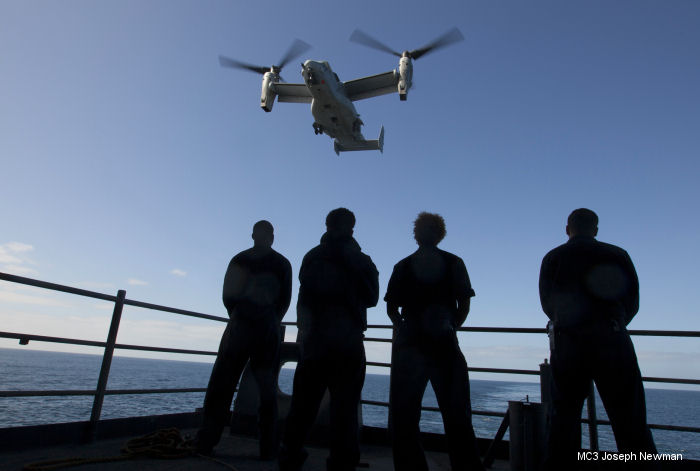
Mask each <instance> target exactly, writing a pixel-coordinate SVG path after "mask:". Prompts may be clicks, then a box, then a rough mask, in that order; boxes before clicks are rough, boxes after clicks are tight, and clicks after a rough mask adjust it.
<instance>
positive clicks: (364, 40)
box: [350, 29, 401, 57]
mask: <svg viewBox="0 0 700 471" xmlns="http://www.w3.org/2000/svg"><path fill="white" fill-rule="evenodd" d="M350 41H352V42H355V43H358V44H362V45H363V46H367V47H371V48H372V49H378V50H380V51H384V52H388V53H389V54H392V55H394V56H397V57H401V54H400V53H398V52H396V51H394V50H393V49H392V48H390V47H389V46H387V45H386V44H383V43H381V42H379V41H378V40H376V39H374V38H373V37H372V36H370V35H368V34H367V33H364V32H362V31H360V30H359V29H356V30H355V31H353V32H352V35H350Z"/></svg>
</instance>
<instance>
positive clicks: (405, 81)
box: [398, 56, 413, 101]
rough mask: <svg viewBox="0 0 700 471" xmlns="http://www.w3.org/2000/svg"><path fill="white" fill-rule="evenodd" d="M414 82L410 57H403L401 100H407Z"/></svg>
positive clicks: (400, 78)
mask: <svg viewBox="0 0 700 471" xmlns="http://www.w3.org/2000/svg"><path fill="white" fill-rule="evenodd" d="M412 81H413V63H412V62H411V58H410V57H406V56H403V57H402V58H401V59H399V84H398V91H399V99H400V100H401V101H405V100H406V96H407V93H408V89H409V88H411V83H412Z"/></svg>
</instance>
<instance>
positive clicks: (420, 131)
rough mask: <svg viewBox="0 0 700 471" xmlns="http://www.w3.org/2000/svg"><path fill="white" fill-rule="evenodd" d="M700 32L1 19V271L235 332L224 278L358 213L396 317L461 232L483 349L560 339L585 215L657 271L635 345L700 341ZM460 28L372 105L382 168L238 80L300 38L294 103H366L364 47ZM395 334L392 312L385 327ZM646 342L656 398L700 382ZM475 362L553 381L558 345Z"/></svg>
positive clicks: (255, 82)
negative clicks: (301, 89)
mask: <svg viewBox="0 0 700 471" xmlns="http://www.w3.org/2000/svg"><path fill="white" fill-rule="evenodd" d="M699 20H700V4H698V3H697V2H694V1H680V0H674V1H673V2H660V1H654V2H650V1H617V2H608V1H590V2H560V1H531V2H506V1H497V2H494V1H488V2H487V1H479V2H472V1H470V2H461V1H453V2H442V1H436V2H369V1H366V2H365V1H359V2H353V3H352V4H348V3H347V2H343V3H340V2H322V3H320V4H314V5H313V7H312V6H311V5H309V6H308V7H306V8H304V7H303V5H300V4H298V3H294V2H282V1H277V0H273V1H271V2H266V3H265V5H264V6H263V5H261V4H256V3H254V2H238V1H219V2H216V1H208V2H204V3H202V2H182V1H167V2H166V1H149V2H141V1H120V2H90V1H72V0H71V1H64V2H21V1H14V0H11V1H4V2H2V3H1V4H0V44H1V45H2V46H0V47H1V51H2V54H0V77H2V79H1V81H0V109H1V110H2V111H1V112H0V198H1V199H2V202H3V203H2V205H0V221H2V224H1V225H0V228H1V229H2V231H1V232H0V271H6V272H10V273H15V274H18V275H26V276H31V277H35V278H39V279H42V280H47V281H52V282H56V283H62V284H68V285H76V286H81V287H85V288H89V289H95V290H97V291H101V292H107V293H114V292H116V290H117V289H126V290H127V296H128V297H129V298H132V299H138V300H143V301H149V302H154V303H159V304H165V305H171V306H177V307H182V308H186V309H193V310H197V311H201V312H207V313H211V314H219V315H225V312H224V309H223V306H222V305H221V302H220V289H221V283H222V279H223V274H224V271H225V269H226V265H227V263H228V261H229V259H230V257H231V256H232V255H233V254H235V253H236V252H238V251H240V250H243V249H245V248H247V247H248V246H250V243H251V240H250V232H251V227H252V224H253V223H254V222H255V221H257V220H259V219H263V218H265V219H268V220H270V221H271V222H272V223H273V224H274V226H275V228H276V242H275V248H276V249H277V250H279V251H280V252H281V253H283V254H285V255H286V256H287V257H288V258H289V259H290V261H291V262H292V265H293V268H294V270H295V273H296V272H297V270H298V268H299V265H300V262H301V259H302V257H303V255H304V253H305V252H306V251H307V250H308V249H310V248H311V247H313V246H314V245H315V244H317V243H318V239H319V238H320V236H321V234H322V232H323V230H324V225H323V222H324V218H325V215H326V213H327V212H328V211H329V210H331V209H333V208H335V207H338V206H345V207H348V208H350V209H351V210H353V211H354V212H355V214H356V216H357V220H358V223H357V226H356V236H357V240H358V241H359V243H360V244H361V245H362V247H363V249H364V250H365V251H366V252H367V253H368V254H369V255H371V256H372V258H373V259H374V261H375V263H376V265H377V267H378V269H379V271H380V283H381V286H382V296H383V291H384V289H385V287H386V284H387V282H388V278H389V275H390V274H391V269H392V267H393V264H394V263H396V262H397V261H398V260H399V259H401V258H403V257H404V256H406V255H408V254H409V253H411V252H412V251H413V250H414V249H415V243H414V242H413V240H412V237H411V224H412V221H413V219H414V218H415V216H416V214H417V213H418V212H419V211H422V210H427V211H433V212H438V213H440V214H442V215H443V216H444V217H445V219H446V222H447V231H448V234H447V237H446V239H445V240H444V242H443V244H442V248H444V249H446V250H449V251H452V252H454V253H456V254H458V255H460V256H462V257H463V258H464V260H465V262H466V264H467V268H468V270H469V272H470V275H471V278H472V282H473V285H474V287H475V290H476V292H477V297H476V298H475V299H474V301H473V304H472V313H471V314H470V316H469V319H468V320H467V325H473V326H487V325H488V326H494V325H495V326H517V327H541V326H543V325H544V323H545V320H546V319H545V316H544V314H542V312H541V309H540V305H539V299H538V293H537V278H538V273H539V266H540V262H541V259H542V256H543V255H544V254H545V253H546V252H547V251H548V250H549V249H551V248H552V247H554V246H556V245H558V244H560V243H563V242H564V241H565V234H564V225H565V220H566V216H567V215H568V213H569V212H570V211H571V210H572V209H575V208H578V207H589V208H591V209H593V210H595V211H596V212H597V213H598V214H599V216H600V219H601V223H600V233H599V235H600V239H601V240H604V241H607V242H611V243H615V244H619V245H621V246H623V247H624V248H626V249H627V250H628V251H629V253H630V255H631V256H632V258H633V260H634V261H635V264H636V266H637V270H638V272H639V277H640V282H641V309H640V313H639V314H638V316H637V318H635V320H634V321H633V322H632V324H631V326H630V327H631V328H634V329H678V330H700V316H698V303H697V299H696V296H695V293H696V291H697V288H696V286H697V283H698V281H699V280H700V272H699V269H698V267H699V266H700V249H699V248H698V245H697V241H698V240H699V238H700V237H699V236H700V225H699V224H698V222H697V220H696V219H697V218H695V217H694V214H695V213H696V212H697V202H698V201H699V200H700V190H698V189H697V187H698V185H697V183H696V179H697V176H698V174H700V172H699V170H700V164H699V163H698V151H697V149H698V148H700V132H699V131H700V106H699V105H700V91H699V88H698V84H699V83H700V55H698V49H697V44H700V30H698V28H697V24H698V21H699ZM454 26H457V27H459V28H460V30H461V31H462V32H463V33H464V35H465V38H466V39H465V41H464V42H461V43H458V44H456V45H454V46H452V47H450V48H448V49H444V50H441V51H439V52H436V53H434V54H431V55H428V56H425V57H423V58H421V59H419V60H417V61H416V62H415V64H414V82H415V85H416V87H415V90H412V91H411V93H410V94H409V98H408V101H406V102H400V101H399V99H398V96H397V95H387V96H383V97H378V98H375V99H371V100H363V101H360V102H357V103H356V107H357V110H358V111H359V113H360V114H361V116H362V119H363V120H364V122H365V127H364V134H365V136H366V137H367V138H376V135H377V134H378V132H379V128H380V127H381V126H382V125H384V127H385V129H386V136H385V150H384V153H383V154H379V153H378V152H360V153H347V154H342V155H341V157H340V158H338V157H336V155H335V154H334V153H333V146H332V141H331V140H330V139H329V138H328V137H326V136H316V135H314V134H313V129H312V127H311V124H312V122H313V119H312V117H311V114H310V112H309V107H308V105H305V104H286V103H276V104H275V107H274V110H273V112H272V113H264V112H263V111H262V110H260V108H259V97H260V77H258V76H255V75H254V74H250V73H246V72H243V71H234V70H230V69H223V68H221V67H220V66H219V64H218V60H217V56H218V55H219V54H223V55H227V56H230V57H235V58H237V59H239V60H242V61H246V62H252V63H257V64H261V65H268V64H272V63H273V62H276V61H278V60H279V58H280V57H281V56H282V54H283V53H284V51H285V50H286V49H287V47H288V46H289V44H290V43H291V41H292V40H293V39H294V38H301V39H303V40H304V41H306V42H308V43H310V44H312V45H313V46H314V48H313V49H312V50H311V51H309V52H308V53H307V54H305V57H302V58H300V59H299V60H297V61H294V62H292V63H291V64H289V65H288V66H287V68H286V69H285V70H284V73H283V75H284V76H285V78H286V79H287V80H289V81H293V82H298V81H301V77H300V75H299V67H298V64H297V62H301V61H302V60H304V59H307V58H308V59H317V60H327V61H329V63H330V65H331V67H332V68H333V69H334V71H335V72H336V73H337V74H338V75H339V76H340V78H341V80H350V79H354V78H358V77H361V76H365V75H372V74H375V73H380V72H385V71H388V70H391V69H393V68H395V67H397V60H396V59H395V58H393V57H391V56H389V55H384V54H382V53H380V52H377V51H373V50H370V49H367V48H364V47H362V46H359V45H357V44H353V43H350V42H349V41H348V38H349V36H350V34H351V33H352V31H353V30H354V29H355V28H357V27H359V28H361V29H363V30H364V31H366V32H368V33H370V34H372V35H374V36H376V37H377V38H379V39H381V40H382V41H384V42H385V43H387V44H389V45H390V46H392V47H394V48H396V49H398V50H403V49H414V48H416V47H419V46H422V45H423V44H425V43H427V42H428V41H430V40H432V39H433V38H435V37H436V36H438V35H440V34H442V33H443V32H444V31H446V30H448V29H450V28H452V27H454ZM293 289H294V295H295V296H294V300H293V302H294V301H295V300H296V291H297V289H298V284H297V283H296V280H295V285H294V287H293ZM109 313H110V310H109V306H105V305H103V304H100V303H92V302H82V301H80V300H76V299H75V298H74V297H64V296H63V295H59V296H53V295H49V294H46V293H41V292H36V291H35V290H27V289H23V288H19V287H16V286H11V285H9V284H7V283H1V284H0V320H1V321H2V324H3V326H4V327H3V328H2V330H7V331H19V332H26V331H30V332H35V333H39V334H45V335H61V336H79V335H81V336H82V337H81V338H92V339H96V340H99V339H103V338H104V336H105V335H106V332H107V328H108V322H109ZM286 319H287V320H293V319H295V312H294V309H293V308H292V309H290V311H289V313H288V314H287V318H286ZM67 320H72V321H74V322H70V323H69V322H67ZM387 321H388V319H387V318H386V315H385V313H384V303H382V302H380V304H379V306H378V307H377V308H375V309H372V310H371V311H370V322H372V323H385V322H387ZM123 327H124V328H123V330H122V331H121V333H120V337H119V340H120V341H121V342H124V343H139V342H144V343H157V344H158V345H161V346H169V347H183V348H201V349H206V350H215V349H216V346H217V344H218V340H219V336H220V332H221V328H222V326H219V325H214V326H212V325H211V324H209V323H202V322H200V321H196V320H190V319H180V318H173V317H172V316H163V315H159V314H155V313H151V312H148V311H143V310H135V309H131V310H129V309H127V310H126V311H125V317H124V326H123ZM371 335H379V333H377V332H373V333H371ZM635 341H636V345H637V349H638V354H639V357H640V364H641V366H642V370H643V373H644V374H645V375H649V376H679V377H691V378H700V367H698V366H697V365H699V364H700V361H698V360H700V343H699V342H698V341H697V340H682V339H681V340H677V339H660V340H657V339H644V338H637V339H635ZM461 343H462V346H463V349H464V350H465V352H466V354H467V359H468V361H469V362H470V364H471V365H472V366H496V367H498V366H510V367H517V368H528V369H534V368H536V367H537V364H538V363H539V362H540V361H542V359H543V358H544V357H545V356H547V342H546V339H545V338H544V337H543V336H533V335H530V336H527V335H525V336H523V335H520V336H518V335H514V334H508V335H492V334H466V335H462V336H461ZM14 345H15V344H14V343H10V342H9V341H0V346H14ZM30 346H33V347H36V348H40V347H41V348H56V346H43V345H39V344H35V345H30ZM372 348H374V347H372ZM372 355H374V357H373V358H374V359H383V360H385V361H386V360H387V359H388V354H387V351H386V350H385V349H383V347H377V348H375V350H372V351H371V352H370V355H369V356H370V357H372ZM693 365H696V366H693ZM489 378H490V379H500V378H494V377H493V376H490V377H489ZM520 379H522V378H520Z"/></svg>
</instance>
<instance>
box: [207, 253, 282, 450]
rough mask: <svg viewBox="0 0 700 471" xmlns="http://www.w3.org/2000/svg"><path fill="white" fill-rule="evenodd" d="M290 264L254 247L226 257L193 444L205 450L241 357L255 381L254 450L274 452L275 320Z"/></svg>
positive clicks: (215, 435)
mask: <svg viewBox="0 0 700 471" xmlns="http://www.w3.org/2000/svg"><path fill="white" fill-rule="evenodd" d="M291 292H292V267H291V265H290V263H289V261H288V260H287V259H286V258H285V257H284V256H282V255H281V254H279V253H278V252H276V251H274V250H272V249H268V250H267V251H266V252H265V253H263V254H260V253H259V252H258V251H257V250H256V248H255V247H253V248H251V249H248V250H245V251H243V252H241V253H239V254H238V255H236V256H235V257H233V259H231V262H230V263H229V266H228V270H227V271H226V276H225V278H224V288H223V301H224V305H225V306H226V310H227V311H228V315H229V317H230V320H229V322H228V325H227V326H226V330H225V331H224V334H223V336H222V338H221V344H220V345H219V352H218V354H217V356H216V362H215V363H214V368H213V370H212V373H211V377H210V379H209V385H208V386H207V393H206V396H205V398H204V423H203V425H202V428H201V429H200V430H199V432H198V433H197V447H198V449H200V450H201V451H210V450H211V448H213V447H214V446H215V445H216V444H217V443H218V442H219V439H220V438H221V432H222V431H223V428H224V426H225V425H226V422H227V417H228V411H229V409H230V407H231V401H232V399H233V394H234V390H235V388H236V385H237V384H238V381H239V380H240V377H241V374H242V373H243V369H244V368H245V365H246V363H248V360H250V367H251V371H252V373H253V376H254V377H255V380H256V381H257V383H258V389H259V391H260V408H259V411H258V421H259V427H260V456H261V457H262V458H272V457H274V456H275V455H276V452H277V433H276V423H277V374H278V369H279V350H280V343H281V338H280V321H281V320H282V317H284V314H285V313H286V312H287V309H288V308H289V303H290V300H291Z"/></svg>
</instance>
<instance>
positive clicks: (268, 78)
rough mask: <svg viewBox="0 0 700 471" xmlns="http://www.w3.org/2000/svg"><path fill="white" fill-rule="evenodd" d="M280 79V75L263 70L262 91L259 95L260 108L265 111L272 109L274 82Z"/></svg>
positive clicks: (275, 94) (274, 95)
mask: <svg viewBox="0 0 700 471" xmlns="http://www.w3.org/2000/svg"><path fill="white" fill-rule="evenodd" d="M279 81H280V76H279V75H278V74H275V73H273V72H265V75H264V76H263V81H262V92H261V95H260V108H262V109H263V110H265V111H267V112H268V113H269V112H270V111H272V105H274V104H275V97H277V93H275V89H274V87H275V86H274V84H275V83H277V82H279Z"/></svg>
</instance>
